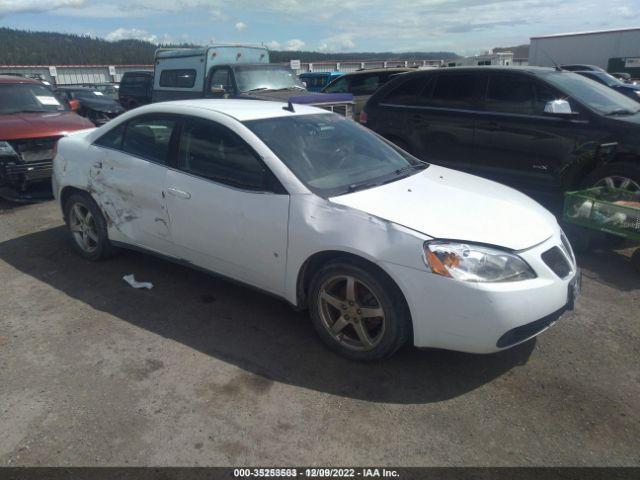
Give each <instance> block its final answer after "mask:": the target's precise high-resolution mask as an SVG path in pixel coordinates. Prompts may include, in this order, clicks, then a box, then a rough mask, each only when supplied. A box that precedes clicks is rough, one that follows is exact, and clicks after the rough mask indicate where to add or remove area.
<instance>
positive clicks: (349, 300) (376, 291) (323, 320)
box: [309, 262, 411, 361]
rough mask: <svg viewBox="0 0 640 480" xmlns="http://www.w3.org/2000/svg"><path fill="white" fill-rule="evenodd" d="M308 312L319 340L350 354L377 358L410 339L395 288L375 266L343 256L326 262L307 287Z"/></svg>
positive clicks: (403, 304) (401, 299)
mask: <svg viewBox="0 0 640 480" xmlns="http://www.w3.org/2000/svg"><path fill="white" fill-rule="evenodd" d="M309 293H310V296H309V298H310V302H309V307H310V312H311V318H312V320H313V324H314V327H315V329H316V331H317V332H318V334H319V335H320V337H321V338H322V340H323V341H324V342H325V343H326V344H327V345H328V346H329V347H330V348H331V349H333V350H334V351H336V352H338V353H340V354H342V355H343V356H346V357H348V358H351V359H354V360H361V361H371V360H379V359H381V358H385V357H388V356H390V355H391V354H393V353H394V352H395V351H396V350H398V349H399V348H400V347H401V346H403V345H404V344H405V343H406V342H407V340H408V339H409V336H410V332H411V326H410V325H411V324H410V318H409V314H408V310H407V308H406V305H405V303H404V299H403V298H402V297H401V294H400V292H399V290H398V288H397V287H396V286H395V284H393V283H392V282H391V281H390V280H389V279H388V278H386V277H385V276H384V275H382V274H380V273H379V272H375V271H373V270H368V269H365V268H362V267H360V266H357V265H353V264H350V263H345V262H335V263H329V264H327V265H325V267H323V268H322V269H321V270H320V271H318V272H317V273H316V275H315V277H314V278H313V280H312V282H311V287H310V292H309Z"/></svg>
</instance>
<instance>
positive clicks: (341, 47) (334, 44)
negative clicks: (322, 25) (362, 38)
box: [318, 33, 356, 52]
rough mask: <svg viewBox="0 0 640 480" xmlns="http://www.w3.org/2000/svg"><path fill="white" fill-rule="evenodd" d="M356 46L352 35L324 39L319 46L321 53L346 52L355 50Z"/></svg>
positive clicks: (345, 34)
mask: <svg viewBox="0 0 640 480" xmlns="http://www.w3.org/2000/svg"><path fill="white" fill-rule="evenodd" d="M355 46H356V44H355V42H354V41H353V35H352V34H350V33H341V34H338V35H333V36H331V37H328V38H324V39H322V40H321V41H320V44H319V45H318V50H319V51H321V52H344V51H346V50H353V49H354V48H355Z"/></svg>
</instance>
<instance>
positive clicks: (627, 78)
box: [610, 72, 633, 83]
mask: <svg viewBox="0 0 640 480" xmlns="http://www.w3.org/2000/svg"><path fill="white" fill-rule="evenodd" d="M610 75H611V76H613V77H614V78H617V79H618V80H620V81H621V82H624V83H633V80H632V79H631V74H630V73H625V72H612V73H611V74H610Z"/></svg>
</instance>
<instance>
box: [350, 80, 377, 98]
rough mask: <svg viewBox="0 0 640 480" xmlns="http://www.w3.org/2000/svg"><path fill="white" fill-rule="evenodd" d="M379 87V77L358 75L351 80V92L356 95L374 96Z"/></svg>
mask: <svg viewBox="0 0 640 480" xmlns="http://www.w3.org/2000/svg"><path fill="white" fill-rule="evenodd" d="M379 86H380V77H379V76H378V75H357V76H354V77H353V79H352V80H351V85H349V91H350V92H351V93H352V94H354V95H373V93H374V92H375V91H376V90H377V89H378V87H379Z"/></svg>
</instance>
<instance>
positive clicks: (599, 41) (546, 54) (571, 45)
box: [529, 28, 640, 69]
mask: <svg viewBox="0 0 640 480" xmlns="http://www.w3.org/2000/svg"><path fill="white" fill-rule="evenodd" d="M639 57H640V28H626V29H621V30H603V31H596V32H582V33H565V34H560V35H547V36H543V37H532V38H531V46H530V47H529V65H536V66H542V67H552V66H553V65H554V63H556V64H558V65H562V64H571V63H578V64H585V65H597V66H598V67H602V68H604V69H606V68H607V66H608V64H609V60H610V59H627V58H629V59H633V58H639ZM624 61H625V60H622V62H624Z"/></svg>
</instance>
